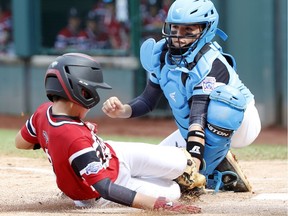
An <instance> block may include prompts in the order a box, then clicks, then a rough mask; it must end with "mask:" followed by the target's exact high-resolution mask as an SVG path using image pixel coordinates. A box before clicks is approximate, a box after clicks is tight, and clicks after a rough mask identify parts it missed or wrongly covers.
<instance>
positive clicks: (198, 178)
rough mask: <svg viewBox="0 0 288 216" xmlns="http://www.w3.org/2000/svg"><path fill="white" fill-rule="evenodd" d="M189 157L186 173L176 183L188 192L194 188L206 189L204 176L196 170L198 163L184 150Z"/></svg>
mask: <svg viewBox="0 0 288 216" xmlns="http://www.w3.org/2000/svg"><path fill="white" fill-rule="evenodd" d="M183 151H184V152H185V155H186V157H187V166H186V168H185V170H184V173H183V174H182V175H181V176H179V177H178V178H176V179H175V181H176V182H177V183H178V184H179V185H180V187H181V190H184V191H187V190H192V189H193V188H201V189H204V188H205V185H206V178H205V176H204V175H202V174H200V173H199V172H198V170H197V168H196V163H195V161H194V160H193V158H192V157H191V155H190V154H189V153H188V152H187V151H186V150H185V149H183Z"/></svg>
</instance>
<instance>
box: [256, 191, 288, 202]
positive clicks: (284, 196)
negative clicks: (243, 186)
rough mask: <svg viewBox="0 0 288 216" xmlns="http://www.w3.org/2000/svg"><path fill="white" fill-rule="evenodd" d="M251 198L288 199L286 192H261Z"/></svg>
mask: <svg viewBox="0 0 288 216" xmlns="http://www.w3.org/2000/svg"><path fill="white" fill-rule="evenodd" d="M252 199H255V200H284V201H286V200H288V194H287V193H263V194H259V195H257V196H255V197H253V198H252Z"/></svg>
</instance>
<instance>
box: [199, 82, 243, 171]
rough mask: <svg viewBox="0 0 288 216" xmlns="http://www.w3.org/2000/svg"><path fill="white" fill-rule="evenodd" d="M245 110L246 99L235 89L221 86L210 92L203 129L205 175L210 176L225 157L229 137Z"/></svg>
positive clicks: (237, 125) (240, 120) (240, 121)
mask: <svg viewBox="0 0 288 216" xmlns="http://www.w3.org/2000/svg"><path fill="white" fill-rule="evenodd" d="M245 108H246V99H245V97H244V95H243V94H242V93H241V92H240V91H239V90H238V89H236V88H233V87H231V86H228V85H223V86H219V87H217V88H216V89H215V90H214V91H212V92H211V94H210V103H209V106H208V111H207V127H206V128H205V136H206V139H205V151H204V159H205V161H206V170H205V171H204V172H203V173H204V174H205V175H209V174H211V173H212V172H213V171H214V169H215V168H216V167H217V165H218V164H219V163H220V162H221V161H222V160H223V158H224V157H225V156H226V154H227V152H228V150H229V148H230V143H231V137H232V135H233V134H234V132H235V131H236V130H237V129H238V128H239V127H240V125H241V123H242V121H243V117H244V111H245Z"/></svg>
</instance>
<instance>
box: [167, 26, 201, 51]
mask: <svg viewBox="0 0 288 216" xmlns="http://www.w3.org/2000/svg"><path fill="white" fill-rule="evenodd" d="M171 33H172V35H174V36H177V37H175V38H174V37H172V43H173V45H174V46H175V47H184V46H187V45H188V44H191V43H193V42H194V41H195V40H197V38H198V37H199V36H200V33H201V27H200V25H190V26H186V25H173V24H172V25H171ZM192 35H194V37H192ZM185 36H189V37H185Z"/></svg>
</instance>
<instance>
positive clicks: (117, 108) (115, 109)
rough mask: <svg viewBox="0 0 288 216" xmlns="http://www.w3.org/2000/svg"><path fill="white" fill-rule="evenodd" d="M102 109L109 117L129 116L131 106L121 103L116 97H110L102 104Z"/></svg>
mask: <svg viewBox="0 0 288 216" xmlns="http://www.w3.org/2000/svg"><path fill="white" fill-rule="evenodd" d="M102 111H103V112H104V113H105V114H106V115H108V116H109V117H110V118H128V117H130V116H131V113H132V111H131V107H130V106H129V105H128V104H122V102H121V101H120V100H119V99H118V98H117V97H110V98H109V99H107V100H106V101H105V102H104V103H103V106H102Z"/></svg>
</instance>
